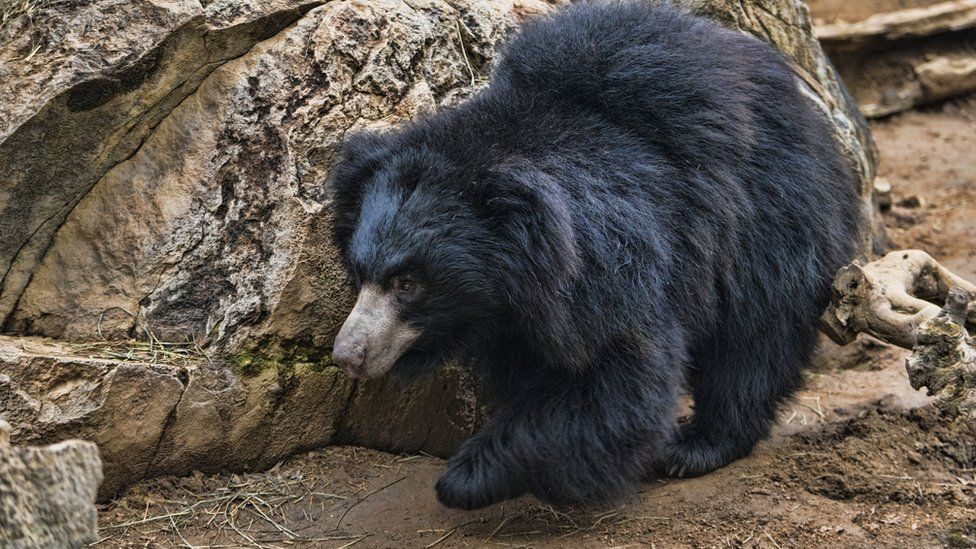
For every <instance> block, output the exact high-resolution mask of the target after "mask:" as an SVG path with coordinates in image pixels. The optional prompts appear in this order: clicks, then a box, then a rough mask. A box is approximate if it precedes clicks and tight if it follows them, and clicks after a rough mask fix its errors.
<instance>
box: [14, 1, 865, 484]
mask: <svg viewBox="0 0 976 549" xmlns="http://www.w3.org/2000/svg"><path fill="white" fill-rule="evenodd" d="M559 3H560V2H558V1H554V2H544V1H542V0H491V1H489V0H375V1H374V0H371V1H366V0H333V1H330V2H326V3H323V2H308V1H298V0H273V1H261V2H259V1H257V0H215V1H208V2H195V1H187V2H168V1H163V0H134V1H122V0H93V1H86V2H69V3H57V4H55V5H54V6H53V7H50V8H47V9H42V10H40V11H39V12H38V13H37V14H36V15H35V16H33V17H34V18H33V20H27V19H23V18H22V19H19V20H16V21H14V22H13V23H12V24H11V25H9V26H7V27H6V28H4V29H3V30H2V31H0V96H2V97H5V98H14V99H13V100H4V101H2V102H0V174H3V175H2V179H0V233H2V234H3V238H0V277H2V278H0V325H2V330H3V332H5V333H7V334H12V335H17V336H20V335H26V336H44V337H48V338H57V339H58V340H59V341H60V342H52V341H47V340H39V339H32V338H27V339H23V340H22V339H18V338H9V339H3V340H0V363H2V368H0V372H3V374H0V403H4V406H3V407H2V408H0V416H2V417H5V418H7V419H8V420H9V421H10V422H11V423H12V424H13V425H14V432H13V436H14V438H15V439H18V440H23V441H44V442H48V441H53V440H59V439H62V438H65V437H71V436H79V435H81V436H84V437H86V438H89V439H91V440H94V441H95V442H96V443H98V445H99V447H100V448H101V450H102V454H103V457H104V459H105V462H106V483H105V486H104V487H103V490H102V494H103V495H111V494H114V493H116V492H117V491H118V490H119V489H122V488H123V487H124V486H126V485H127V484H128V483H130V482H132V481H133V480H138V479H140V478H144V477H146V476H152V475H157V474H164V473H185V472H189V471H191V470H192V469H195V468H196V469H203V470H210V471H213V470H218V469H246V468H260V467H266V466H269V465H272V464H273V463H274V462H275V461H276V460H278V459H280V458H281V457H283V456H284V455H287V454H288V453H290V452H295V451H298V450H301V449H306V448H310V447H314V446H318V445H321V444H325V443H329V442H353V443H359V444H366V445H370V446H374V447H379V448H382V449H393V450H424V451H427V452H430V453H434V454H439V455H444V454H447V453H449V452H450V451H452V449H453V448H454V447H455V446H456V444H457V443H458V442H459V441H460V440H461V439H462V438H463V437H464V436H465V435H466V434H467V433H469V432H470V431H471V430H472V428H473V426H474V425H475V424H476V423H477V421H478V417H479V412H478V410H479V406H478V403H477V399H476V398H475V396H474V394H473V392H472V390H471V384H470V383H469V382H468V381H467V379H466V378H465V377H464V376H463V374H461V373H459V372H457V371H456V370H450V371H448V372H447V373H445V374H443V375H439V376H432V377H431V378H430V379H428V380H426V381H425V382H423V383H421V384H420V385H418V386H416V387H413V388H411V389H410V390H408V391H403V390H401V389H400V388H396V387H393V386H391V385H388V384H386V383H372V384H355V383H353V382H351V381H350V380H348V379H347V378H345V377H344V376H342V375H340V374H339V373H338V370H336V369H335V368H334V367H332V366H331V365H330V364H329V362H328V359H327V357H328V354H329V350H330V349H329V348H330V345H331V342H332V338H333V337H334V335H335V333H336V331H337V330H338V327H339V325H340V324H341V322H342V320H343V318H344V316H345V314H346V312H347V310H348V308H349V307H350V306H351V298H352V296H351V293H350V290H349V287H348V284H347V281H346V280H345V276H344V274H343V272H342V270H341V268H340V265H339V261H338V257H337V254H336V251H335V250H334V249H333V248H332V246H331V244H330V242H329V238H328V233H329V227H330V218H331V211H330V205H329V201H328V198H327V190H326V188H325V186H324V181H325V180H326V177H327V174H328V171H329V167H330V164H331V162H332V157H333V154H334V151H335V145H336V143H337V142H338V141H339V140H340V139H341V138H342V136H343V135H344V134H345V133H346V132H348V131H355V130H357V129H360V128H364V127H372V126H382V125H386V124H393V123H396V122H398V121H401V120H404V119H406V118H409V117H412V116H415V115H417V114H420V113H424V112H429V111H432V110H434V109H436V108H438V107H441V106H444V105H449V104H452V103H455V102H457V101H460V100H463V99H464V97H466V96H467V95H469V94H470V93H471V92H472V91H473V90H475V89H477V88H478V87H479V86H480V85H482V84H483V83H484V81H485V80H486V78H487V75H488V73H489V71H490V66H491V62H492V59H493V57H494V55H495V51H496V46H497V44H498V42H499V41H500V40H501V39H502V38H503V37H504V36H505V34H506V33H507V32H509V31H510V30H511V29H512V28H513V27H514V26H515V25H517V23H518V22H519V21H521V20H522V19H523V18H524V17H527V16H532V15H534V14H538V13H542V12H547V11H550V10H551V9H553V5H554V4H559ZM680 3H681V4H682V5H684V6H686V7H689V8H690V9H693V10H695V11H698V12H699V13H702V14H705V15H707V16H711V17H716V18H718V19H720V20H721V21H723V22H724V23H726V24H728V25H730V26H732V27H733V28H738V29H741V30H743V31H746V32H751V33H753V34H756V35H757V36H759V37H761V38H763V39H766V40H768V41H770V42H772V43H773V44H775V45H776V46H777V47H779V48H780V49H781V50H782V51H783V52H784V53H785V54H786V55H787V57H788V58H789V59H790V60H791V61H792V62H793V64H794V66H795V67H796V69H797V74H798V82H799V85H801V86H802V87H803V89H804V90H806V91H807V92H808V93H807V95H808V96H809V97H810V98H811V100H813V101H815V102H816V103H817V104H818V105H819V106H820V107H821V108H822V109H823V110H824V112H825V113H826V114H827V116H829V117H830V119H831V120H833V121H834V123H835V127H836V135H837V139H838V142H839V143H840V144H841V146H842V147H843V150H844V151H845V152H846V153H847V156H848V157H849V158H850V160H851V162H852V165H853V166H854V167H855V169H856V170H857V173H859V174H860V175H861V179H860V190H861V195H862V197H863V198H864V204H865V208H866V209H868V208H870V192H871V188H872V186H871V184H870V183H871V181H872V179H873V175H874V160H873V152H872V151H873V148H872V143H871V140H870V137H869V135H868V133H867V129H866V126H865V125H864V121H863V120H862V119H861V117H860V116H859V115H858V113H857V111H856V108H855V106H854V105H853V103H852V102H851V101H850V100H849V99H848V97H847V96H846V95H845V92H844V90H843V88H842V87H841V86H840V85H839V84H838V80H837V78H836V75H835V74H834V72H833V70H832V68H831V66H830V64H829V63H828V62H827V61H826V58H825V57H824V56H823V54H822V52H821V51H820V48H819V45H818V44H817V42H816V40H815V39H814V37H813V33H812V30H811V26H810V20H809V15H808V13H807V10H806V7H805V6H804V4H803V3H802V2H800V1H799V0H752V1H747V2H741V1H738V0H736V1H731V0H708V1H703V0H681V2H680ZM702 77H703V78H707V75H703V76H702ZM865 234H866V235H868V234H869V233H868V232H866V233H865ZM866 238H867V236H866ZM129 339H138V340H141V341H142V342H144V343H142V344H140V345H141V347H139V352H137V353H133V352H132V351H131V349H130V350H129V351H126V348H125V345H126V344H121V343H113V344H111V345H109V344H104V343H102V342H104V341H115V342H118V341H124V340H129ZM22 341H26V343H21V342H22ZM68 342H73V343H68ZM84 342H99V343H98V345H92V344H90V343H88V344H83V345H80V343H84ZM145 342H148V344H149V345H148V348H147V347H146V344H145ZM188 342H189V343H188ZM113 345H114V347H113ZM134 345H135V344H131V345H129V346H130V347H133V346H134ZM109 347H111V348H112V349H114V350H113V351H111V352H109V351H105V349H106V348H109ZM180 349H183V350H185V349H193V350H194V351H193V352H192V353H183V354H180V353H177V352H176V351H175V350H180Z"/></svg>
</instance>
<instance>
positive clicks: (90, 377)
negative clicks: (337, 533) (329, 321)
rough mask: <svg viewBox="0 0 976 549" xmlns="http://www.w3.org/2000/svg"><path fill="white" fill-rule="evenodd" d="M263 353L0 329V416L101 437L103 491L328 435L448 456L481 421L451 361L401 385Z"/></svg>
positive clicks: (212, 467) (15, 423) (36, 435)
mask: <svg viewBox="0 0 976 549" xmlns="http://www.w3.org/2000/svg"><path fill="white" fill-rule="evenodd" d="M129 345H132V344H129ZM177 359H178V360H177ZM251 360H253V361H257V362H258V363H257V364H255V363H251V362H247V361H251ZM264 360H269V359H264V358H259V357H249V358H248V359H247V361H240V363H239V364H238V365H235V367H233V368H222V367H217V366H214V365H211V364H210V363H209V362H208V361H207V359H206V357H205V356H203V355H202V354H200V355H194V354H178V353H176V352H175V351H167V350H165V349H158V348H157V349H155V351H154V350H153V349H150V348H149V347H148V346H141V347H128V348H127V347H126V344H120V345H105V344H101V345H93V344H86V345H77V344H70V343H66V342H55V341H51V340H44V339H39V338H30V337H27V338H12V337H8V336H0V372H4V373H0V420H6V421H8V422H10V424H11V425H12V433H11V435H12V437H13V440H14V441H15V442H17V443H18V444H35V445H36V444H44V443H49V442H52V441H57V440H63V439H65V438H76V437H77V438H84V439H86V440H90V441H92V442H95V443H96V444H98V448H99V449H100V450H101V453H102V459H103V460H104V464H105V468H104V470H105V482H104V483H103V484H102V487H101V491H100V496H101V497H102V498H103V499H104V498H107V497H111V496H113V495H115V494H117V493H119V491H120V490H122V489H124V488H125V487H126V486H128V485H129V484H131V483H133V482H136V481H139V480H142V479H144V478H148V477H153V476H157V475H165V474H188V473H190V472H192V471H194V470H199V471H206V472H217V471H244V470H259V469H263V468H267V467H271V466H272V465H274V464H275V463H277V462H279V461H280V460H281V459H282V458H284V457H287V456H288V455H290V454H293V453H295V452H298V451H302V450H310V449H313V448H316V447H321V446H323V445H326V444H329V443H333V442H356V443H359V444H366V445H369V446H372V447H379V448H386V449H389V450H394V451H406V452H426V453H430V454H434V455H441V456H444V455H448V454H450V453H451V452H452V451H453V450H454V448H455V447H457V445H458V444H460V442H461V441H462V440H463V439H464V438H465V437H467V436H468V435H469V434H470V432H471V430H472V428H473V426H474V425H475V424H476V423H477V421H478V415H479V413H480V408H479V406H478V402H477V399H476V398H475V395H474V394H473V392H472V391H471V389H470V387H471V384H470V382H469V381H468V378H467V376H466V375H465V374H464V372H462V371H461V370H459V369H457V368H451V369H448V370H447V371H445V372H443V373H442V374H441V375H439V376H437V377H432V378H431V379H429V380H428V381H427V382H426V383H420V384H418V385H416V386H413V387H409V388H398V387H394V386H391V385H390V383H389V382H386V381H382V380H381V381H377V382H373V383H372V384H369V383H364V382H358V383H357V382H354V381H353V380H351V379H350V378H348V377H346V376H345V375H343V374H341V373H340V372H339V370H338V369H336V368H332V367H327V366H325V365H324V364H323V363H322V362H321V361H318V360H317V359H316V357H314V356H313V357H308V356H306V357H297V356H294V357H291V358H290V360H288V361H285V360H284V359H283V358H281V357H279V362H277V363H275V364H271V365H269V364H264V363H263V362H262V361H264Z"/></svg>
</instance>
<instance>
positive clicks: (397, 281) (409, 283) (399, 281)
mask: <svg viewBox="0 0 976 549" xmlns="http://www.w3.org/2000/svg"><path fill="white" fill-rule="evenodd" d="M393 290H394V291H395V292H396V293H398V294H412V293H413V292H415V291H417V282H416V281H414V280H413V279H412V278H410V277H406V276H402V277H400V276H398V277H396V278H394V279H393Z"/></svg>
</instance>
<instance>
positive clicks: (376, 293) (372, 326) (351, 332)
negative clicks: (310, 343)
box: [332, 284, 420, 378]
mask: <svg viewBox="0 0 976 549" xmlns="http://www.w3.org/2000/svg"><path fill="white" fill-rule="evenodd" d="M419 336H420V332H419V331H418V330H417V329H415V328H414V327H412V326H411V325H409V324H408V323H406V322H404V321H402V320H401V319H400V317H399V314H398V313H397V305H396V299H395V298H394V297H393V295H391V293H390V292H387V291H384V290H383V289H382V288H380V287H379V286H376V285H374V284H364V285H363V287H362V289H361V290H360V291H359V296H358V297H357V298H356V305H355V306H353V309H352V312H350V313H349V316H348V317H347V318H346V321H345V322H344V323H343V324H342V328H340V329H339V334H338V335H337V336H336V338H335V342H334V343H333V344H332V359H333V360H334V361H335V362H336V364H338V365H339V366H341V367H342V369H343V370H345V371H346V373H348V374H349V375H350V376H352V377H355V378H373V377H379V376H381V375H383V374H385V373H386V372H388V371H390V368H393V365H394V364H396V361H397V359H399V358H400V357H401V356H403V353H405V352H407V350H408V349H409V348H410V346H411V345H413V343H414V341H416V340H417V338H418V337H419Z"/></svg>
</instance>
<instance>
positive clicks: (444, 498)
mask: <svg viewBox="0 0 976 549" xmlns="http://www.w3.org/2000/svg"><path fill="white" fill-rule="evenodd" d="M436 489H437V499H438V500H439V501H440V502H441V504H443V505H445V506H447V507H452V508H454V509H465V510H472V509H480V508H482V507H487V506H489V505H491V504H493V503H498V502H499V501H503V500H506V499H509V498H513V497H516V496H518V495H521V494H522V493H523V492H524V489H522V488H520V487H519V486H518V485H517V483H515V482H514V481H513V479H511V478H509V477H508V476H507V475H506V474H505V473H504V471H502V470H501V467H499V466H497V465H494V466H493V464H491V463H488V462H487V461H486V460H484V459H478V457H477V456H473V455H470V454H459V455H457V456H455V457H454V458H452V459H451V461H450V462H448V464H447V469H446V470H445V471H444V474H443V475H441V478H440V480H439V481H437V487H436Z"/></svg>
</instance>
